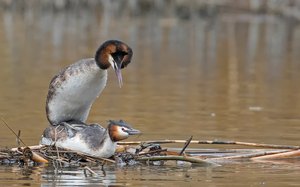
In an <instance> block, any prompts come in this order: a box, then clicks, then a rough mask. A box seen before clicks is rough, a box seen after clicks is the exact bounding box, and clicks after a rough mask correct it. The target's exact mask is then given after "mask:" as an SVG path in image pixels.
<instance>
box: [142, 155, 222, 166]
mask: <svg viewBox="0 0 300 187" xmlns="http://www.w3.org/2000/svg"><path fill="white" fill-rule="evenodd" d="M137 160H138V161H160V160H177V161H186V162H190V163H195V164H200V165H205V166H208V165H210V166H219V165H218V164H216V163H214V162H210V161H206V160H202V159H199V158H195V157H190V156H151V157H139V158H137Z"/></svg>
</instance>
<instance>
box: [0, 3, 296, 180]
mask: <svg viewBox="0 0 300 187" xmlns="http://www.w3.org/2000/svg"><path fill="white" fill-rule="evenodd" d="M45 2H46V1H45ZM76 2H77V1H76ZM92 2H94V1H92ZM130 2H135V1H130ZM144 2H147V1H144ZM166 2H168V1H155V3H149V4H146V3H145V4H146V5H147V6H146V5H143V4H142V5H140V4H137V3H125V5H124V3H123V4H122V3H120V2H119V3H117V1H111V2H109V1H107V2H106V1H103V2H102V1H101V3H100V4H95V6H90V5H87V6H75V7H71V8H69V9H65V8H53V7H52V8H49V7H45V6H44V5H42V3H41V5H40V6H38V7H36V6H35V7H34V8H30V6H29V5H27V6H25V8H20V7H18V6H17V5H16V6H12V7H9V8H2V9H1V12H0V18H1V19H0V58H1V62H0V65H1V68H0V80H1V83H0V115H1V116H2V117H3V118H4V119H5V121H6V122H7V123H8V124H9V125H10V127H12V128H13V129H15V130H16V131H17V130H21V138H22V139H23V141H25V142H26V143H27V144H28V145H33V144H37V143H38V142H39V138H40V136H41V133H42V131H43V129H44V128H45V127H46V126H47V125H48V122H47V120H46V116H45V99H46V95H47V89H48V85H49V81H50V79H51V78H52V77H53V76H54V75H55V74H56V73H57V72H58V71H59V70H60V69H62V68H63V67H65V66H67V65H69V64H71V63H73V62H75V61H77V60H79V59H81V58H87V57H93V56H94V53H95V50H96V49H97V47H98V46H99V45H100V44H101V43H102V42H104V41H105V40H107V39H119V40H122V41H124V42H126V43H127V44H129V45H130V46H131V47H132V49H133V52H134V57H133V60H132V63H131V64H130V65H129V66H128V67H127V68H126V69H124V70H123V80H124V86H123V87H122V88H121V89H120V88H119V87H118V83H117V80H116V77H115V75H114V72H113V71H112V70H109V80H108V84H107V87H106V88H105V91H104V92H103V93H102V95H101V96H100V98H99V99H98V100H97V101H96V102H95V104H94V105H93V108H92V110H91V113H90V115H89V118H88V121H89V122H97V123H100V124H103V125H104V126H105V125H106V121H107V120H109V119H123V120H125V121H127V122H128V123H130V124H132V126H133V127H135V128H137V129H139V130H141V131H142V132H143V135H141V136H139V137H133V138H131V139H130V140H154V139H187V138H188V137H189V136H191V135H193V137H194V139H195V140H196V139H201V140H212V139H220V140H237V141H248V142H258V143H274V144H291V145H298V144H299V130H300V94H299V92H300V86H299V81H300V73H299V71H300V61H299V59H300V25H299V21H298V19H296V18H295V17H290V16H285V15H282V14H272V13H265V12H252V11H241V10H236V9H233V10H232V9H225V8H224V9H222V8H220V7H219V8H215V7H214V6H211V7H207V6H203V7H204V8H203V7H200V8H201V9H200V8H199V7H198V6H195V4H189V3H187V7H188V9H186V8H185V6H179V8H178V6H177V4H176V3H170V2H169V4H168V3H166ZM193 2H194V1H193ZM220 2H221V1H220ZM295 2H297V1H295ZM170 5H172V6H170ZM182 7H183V8H182ZM0 146H1V147H5V146H9V147H13V146H16V143H15V137H14V135H13V134H12V133H11V132H10V131H9V130H8V129H7V128H6V127H5V126H2V127H1V126H0ZM179 147H180V145H179ZM196 147H200V148H203V147H205V148H215V147H214V146H203V145H201V146H196ZM70 170H72V169H70ZM26 172H28V171H27V170H26V171H24V170H23V169H22V168H21V169H20V168H14V167H13V168H12V167H0V173H1V177H0V184H6V185H8V186H9V185H12V184H13V183H15V182H16V181H15V179H19V180H18V181H20V182H18V184H19V185H26V184H30V185H42V184H44V185H45V186H47V185H51V184H53V183H52V182H53V180H52V179H54V181H56V182H55V184H64V185H73V184H74V183H72V182H74V181H73V180H75V182H78V183H77V184H79V185H84V184H90V185H92V184H102V185H108V184H116V185H136V186H140V185H144V186H153V185H154V186H156V185H162V186H164V185H172V186H174V185H177V186H181V185H188V186H194V185H199V184H201V183H202V184H205V186H215V185H216V186H220V185H224V186H227V185H228V186H234V185H243V184H247V186H266V185H267V186H276V185H278V186H287V185H297V184H298V182H299V162H298V163H297V162H296V163H292V164H291V163H287V164H282V165H279V166H278V165H272V164H270V165H265V164H253V163H251V164H249V163H245V164H233V165H225V166H222V167H218V168H186V167H183V168H182V167H163V168H157V167H138V168H110V169H108V174H107V176H106V177H102V178H101V177H100V178H96V179H94V178H85V177H84V176H83V174H82V171H80V170H78V169H74V170H72V171H69V172H70V173H71V174H70V173H68V172H67V171H65V173H64V174H62V175H60V178H59V179H57V178H55V175H54V174H53V173H51V172H53V168H33V169H32V170H29V174H27V173H26ZM99 172H100V171H99ZM24 173H25V174H24ZM23 176H26V177H27V178H26V177H25V178H23ZM71 176H73V178H72V177H71ZM233 178H234V179H235V180H232V179H233ZM51 181H52V182H51Z"/></svg>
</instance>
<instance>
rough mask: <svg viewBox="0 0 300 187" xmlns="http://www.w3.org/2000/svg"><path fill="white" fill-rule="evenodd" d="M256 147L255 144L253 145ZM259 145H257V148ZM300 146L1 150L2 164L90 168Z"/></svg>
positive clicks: (286, 152) (278, 153) (251, 155)
mask: <svg viewBox="0 0 300 187" xmlns="http://www.w3.org/2000/svg"><path fill="white" fill-rule="evenodd" d="M170 143H172V144H177V145H178V144H181V145H182V144H184V145H183V148H182V149H177V150H176V151H174V150H172V148H171V149H170V148H164V147H162V145H166V144H170ZM190 144H218V145H219V144H222V145H243V146H251V148H250V149H245V148H239V149H187V148H188V146H189V145H190ZM254 147H255V148H254ZM258 147H259V148H258ZM299 158H300V149H299V146H288V145H272V144H256V143H248V142H234V141H199V140H197V141H195V140H192V137H190V138H189V139H188V140H159V141H145V142H141V141H137V142H120V143H119V145H118V148H117V151H116V154H115V156H114V157H112V158H109V159H106V158H96V157H93V156H90V155H85V154H82V153H79V152H74V151H70V150H65V149H61V148H57V147H55V146H44V145H36V146H25V147H18V148H12V149H1V150H0V163H2V164H20V165H24V164H26V165H28V164H40V163H47V164H53V165H55V166H57V167H67V166H81V167H83V168H84V170H85V171H88V172H90V173H91V174H92V173H93V171H91V169H90V168H89V166H103V165H105V164H116V165H142V164H146V165H164V164H165V162H166V161H170V160H173V161H176V162H187V163H191V164H194V165H199V166H218V165H219V164H222V162H228V161H242V160H251V161H260V162H261V161H264V160H266V161H269V160H278V159H299Z"/></svg>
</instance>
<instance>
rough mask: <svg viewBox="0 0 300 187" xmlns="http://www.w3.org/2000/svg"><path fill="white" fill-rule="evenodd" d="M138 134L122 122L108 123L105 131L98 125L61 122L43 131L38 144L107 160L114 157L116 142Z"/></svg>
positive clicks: (137, 131)
mask: <svg viewBox="0 0 300 187" xmlns="http://www.w3.org/2000/svg"><path fill="white" fill-rule="evenodd" d="M135 134H140V131H139V130H136V129H133V128H132V127H131V126H130V125H129V124H127V123H125V122H124V121H122V120H120V121H112V120H110V121H109V124H108V127H107V128H106V129H105V128H103V127H101V126H100V125H98V124H90V125H87V124H85V123H82V122H76V121H69V122H62V123H60V124H59V125H57V126H53V125H50V126H49V127H48V128H46V129H45V131H44V133H43V135H42V139H41V141H40V144H42V145H55V146H57V147H61V148H65V149H70V150H73V151H78V152H81V153H85V154H88V155H91V156H95V157H102V158H109V157H111V156H112V155H114V153H115V150H116V145H117V143H116V142H117V141H120V140H124V139H126V138H128V137H129V136H130V135H135Z"/></svg>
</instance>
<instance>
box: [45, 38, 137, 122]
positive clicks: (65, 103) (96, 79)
mask: <svg viewBox="0 0 300 187" xmlns="http://www.w3.org/2000/svg"><path fill="white" fill-rule="evenodd" d="M132 54H133V53H132V50H131V48H130V47H129V46H128V45H126V44H125V43H123V42H121V41H117V40H108V41H106V42H104V43H103V44H102V45H101V46H100V47H99V48H98V50H97V51H96V54H95V58H88V59H82V60H79V61H78V62H76V63H74V64H72V65H70V66H68V67H66V68H65V69H63V70H62V71H61V72H60V73H59V74H58V75H56V76H54V77H53V79H52V80H51V82H50V85H49V92H48V96H47V101H46V113H47V118H48V121H49V122H50V124H51V125H54V126H56V125H59V124H60V123H61V122H66V121H71V120H75V121H81V122H85V121H86V119H87V116H88V114H89V111H90V109H91V106H92V104H93V102H94V101H95V99H96V98H97V97H98V96H99V94H100V93H101V92H102V90H103V89H104V87H105V85H106V81H107V69H108V68H109V67H110V66H112V68H113V69H114V70H115V73H116V76H117V78H118V81H119V86H120V87H121V86H122V84H123V82H122V75H121V69H122V68H124V67H126V66H127V65H128V64H129V63H130V61H131V58H132Z"/></svg>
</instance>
